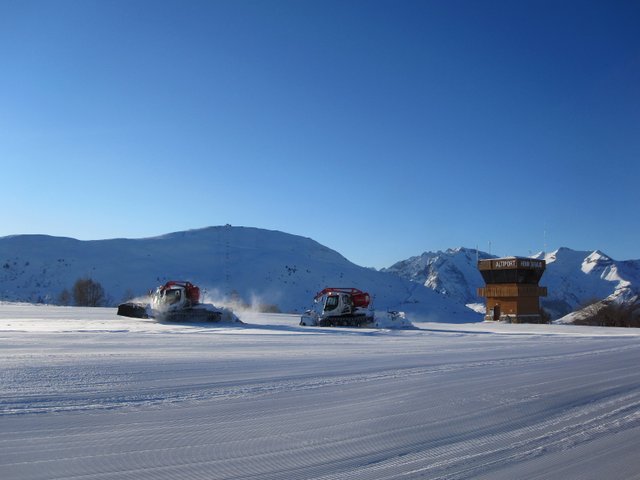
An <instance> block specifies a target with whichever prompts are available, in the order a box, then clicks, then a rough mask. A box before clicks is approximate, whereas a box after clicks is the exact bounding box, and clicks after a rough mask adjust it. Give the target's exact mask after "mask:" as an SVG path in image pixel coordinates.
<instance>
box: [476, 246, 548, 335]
mask: <svg viewBox="0 0 640 480" xmlns="http://www.w3.org/2000/svg"><path fill="white" fill-rule="evenodd" d="M545 267H546V263H545V261H544V260H535V259H532V258H522V257H505V258H493V259H490V260H479V261H478V269H479V270H480V273H481V274H482V278H484V281H485V283H486V286H485V287H483V288H479V289H478V295H479V296H481V297H485V298H486V299H487V313H486V315H485V317H484V319H485V320H496V321H498V320H499V321H504V322H512V323H542V322H543V321H544V319H543V316H542V314H541V310H540V297H546V296H547V287H540V286H538V282H539V281H540V277H542V274H543V273H544V269H545Z"/></svg>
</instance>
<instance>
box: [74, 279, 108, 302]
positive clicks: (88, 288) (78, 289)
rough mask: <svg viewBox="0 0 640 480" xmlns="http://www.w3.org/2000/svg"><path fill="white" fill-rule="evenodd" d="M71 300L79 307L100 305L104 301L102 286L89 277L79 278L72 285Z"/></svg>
mask: <svg viewBox="0 0 640 480" xmlns="http://www.w3.org/2000/svg"><path fill="white" fill-rule="evenodd" d="M73 301H74V303H75V304H76V305H77V306H79V307H102V306H103V305H104V304H105V302H106V297H105V294H104V288H102V285H100V283H98V282H94V281H93V280H92V279H90V278H79V279H78V280H77V281H76V283H75V284H74V285H73Z"/></svg>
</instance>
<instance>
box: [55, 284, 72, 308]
mask: <svg viewBox="0 0 640 480" xmlns="http://www.w3.org/2000/svg"><path fill="white" fill-rule="evenodd" d="M58 304H59V305H64V306H67V305H71V292H70V291H69V290H67V289H66V288H65V289H64V290H63V291H62V292H60V296H59V297H58Z"/></svg>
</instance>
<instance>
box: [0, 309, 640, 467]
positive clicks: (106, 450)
mask: <svg viewBox="0 0 640 480" xmlns="http://www.w3.org/2000/svg"><path fill="white" fill-rule="evenodd" d="M241 318H242V319H243V320H244V321H245V322H247V324H246V325H243V326H230V325H228V326H225V325H217V326H214V325H208V324H199V325H196V324H194V325H175V324H161V323H157V322H155V321H153V320H142V319H128V318H121V317H117V316H116V315H115V309H83V308H64V307H48V306H32V305H24V304H0V379H1V381H0V478H2V479H63V478H64V479H72V478H73V479H81V478H82V479H85V478H86V479H88V478H91V479H154V480H155V479H176V478H185V479H187V478H189V479H195V478H202V479H216V478H255V479H275V478H278V479H298V478H301V479H302V478H304V479H311V478H316V479H320V478H322V479H345V478H348V479H372V478H373V479H380V478H385V479H386V478H474V479H476V478H486V479H513V478H528V479H530V478H554V479H555V478H563V479H570V478H575V479H578V478H579V479H589V478H592V479H601V478H607V479H608V480H612V479H629V478H640V457H639V456H638V455H637V451H636V450H637V445H638V443H639V442H640V369H638V367H637V366H638V365H639V364H640V331H638V330H630V329H629V330H627V329H601V328H594V327H576V326H569V325H506V324H485V323H479V324H464V325H449V324H442V323H437V324H435V323H434V324H427V323H419V324H417V327H418V329H416V330H402V331H385V330H382V331H376V330H356V329H337V328H326V329H321V328H311V327H306V328H305V327H299V326H298V325H297V320H298V319H297V317H294V316H289V315H268V314H250V313H244V314H241Z"/></svg>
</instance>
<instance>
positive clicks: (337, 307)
mask: <svg viewBox="0 0 640 480" xmlns="http://www.w3.org/2000/svg"><path fill="white" fill-rule="evenodd" d="M313 301H314V308H312V309H310V310H307V311H306V312H305V313H304V315H302V318H301V319H300V325H305V326H318V327H374V326H375V315H374V312H373V310H370V309H369V305H370V303H371V297H370V295H369V294H368V293H367V292H363V291H362V290H358V289H357V288H345V287H330V288H325V289H324V290H322V291H320V292H318V293H317V294H316V296H315V297H314V299H313Z"/></svg>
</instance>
